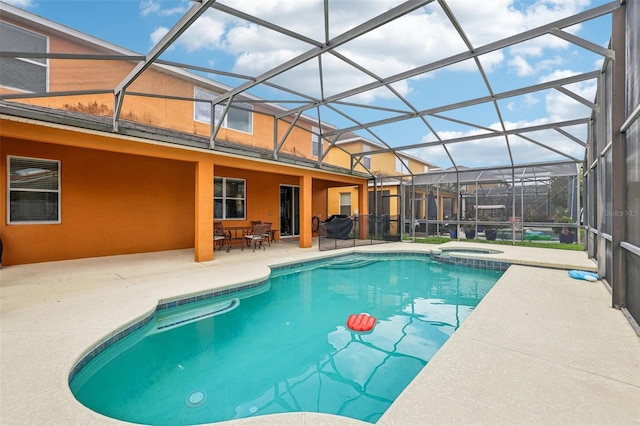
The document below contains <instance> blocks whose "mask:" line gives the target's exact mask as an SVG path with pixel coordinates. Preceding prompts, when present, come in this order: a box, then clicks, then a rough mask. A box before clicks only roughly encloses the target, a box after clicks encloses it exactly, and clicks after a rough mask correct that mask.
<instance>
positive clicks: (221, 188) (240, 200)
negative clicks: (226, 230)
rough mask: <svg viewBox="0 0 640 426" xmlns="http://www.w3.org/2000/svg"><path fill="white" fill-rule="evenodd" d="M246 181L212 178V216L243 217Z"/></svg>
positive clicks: (216, 217) (218, 217)
mask: <svg viewBox="0 0 640 426" xmlns="http://www.w3.org/2000/svg"><path fill="white" fill-rule="evenodd" d="M246 200H247V199H246V182H245V180H244V179H233V178H224V177H215V178H214V179H213V218H214V219H245V218H246V217H245V210H246V209H245V205H246Z"/></svg>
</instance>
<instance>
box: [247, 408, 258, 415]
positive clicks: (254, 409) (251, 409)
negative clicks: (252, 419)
mask: <svg viewBox="0 0 640 426" xmlns="http://www.w3.org/2000/svg"><path fill="white" fill-rule="evenodd" d="M257 411H258V407H251V408H249V412H250V413H251V414H255V413H256V412H257Z"/></svg>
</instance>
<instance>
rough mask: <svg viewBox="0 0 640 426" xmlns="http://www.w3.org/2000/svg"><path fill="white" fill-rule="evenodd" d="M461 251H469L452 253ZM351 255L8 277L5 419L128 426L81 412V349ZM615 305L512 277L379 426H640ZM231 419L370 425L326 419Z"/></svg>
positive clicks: (4, 282)
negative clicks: (298, 268)
mask: <svg viewBox="0 0 640 426" xmlns="http://www.w3.org/2000/svg"><path fill="white" fill-rule="evenodd" d="M316 244H317V243H316ZM456 244H457V245H462V246H464V243H455V242H452V243H448V244H447V246H451V245H456ZM474 246H479V245H478V244H475V245H474ZM433 247H434V246H429V245H422V244H410V243H390V244H383V245H376V246H367V247H358V248H356V249H355V250H357V251H386V250H392V251H404V250H408V251H424V252H429V251H430V250H431V248H433ZM491 248H495V246H491ZM499 248H500V250H502V251H504V253H503V254H500V255H491V256H494V258H496V256H498V258H500V259H501V260H506V261H510V262H512V263H526V264H528V265H540V266H544V265H549V264H550V263H552V264H553V265H554V266H557V267H562V266H564V267H567V268H572V269H573V268H580V269H593V268H594V267H595V263H593V262H592V261H591V260H589V259H587V256H586V254H585V253H584V252H572V251H560V250H552V249H532V248H525V247H512V246H500V247H499ZM352 251H354V249H342V250H338V251H333V252H328V253H327V252H323V253H320V252H319V251H318V250H317V247H314V248H311V249H300V248H298V247H297V244H293V243H289V242H286V241H281V242H279V243H276V244H272V246H271V247H267V249H266V250H265V251H263V250H260V251H257V250H256V252H255V253H254V252H252V251H250V250H249V251H247V250H245V251H243V252H242V251H240V250H239V249H238V250H236V249H235V248H234V249H232V250H231V252H230V253H225V252H224V251H218V252H216V259H215V260H214V261H211V262H203V263H196V262H194V261H193V250H178V251H170V252H158V253H147V254H137V255H125V256H113V257H103V258H92V259H83V260H71V261H63V262H51V263H40V264H31V265H23V266H12V267H7V268H4V269H2V270H0V282H1V290H2V297H1V299H0V300H1V303H2V310H1V316H0V320H1V327H2V328H1V334H0V337H1V341H0V345H1V356H2V364H1V368H2V370H1V372H0V376H1V378H2V380H1V388H0V390H1V405H2V423H3V424H12V425H21V424H24V425H26V424H29V425H33V424H105V425H107V424H120V423H121V422H117V421H115V420H111V419H108V418H106V417H103V416H101V415H98V414H96V413H93V412H92V411H90V410H88V409H86V408H85V407H84V406H82V405H81V404H79V403H78V402H77V401H76V400H75V399H74V398H73V395H72V394H71V392H70V391H69V387H68V383H67V380H68V374H69V371H70V369H71V368H72V367H73V365H74V363H75V362H77V361H78V359H79V358H80V357H81V356H82V355H83V353H84V352H85V351H88V350H90V349H91V348H92V347H93V346H94V345H95V344H96V342H98V341H100V340H101V339H104V338H106V337H108V336H109V335H111V334H112V333H113V332H114V331H115V330H118V329H120V328H122V327H123V326H125V325H126V324H125V322H126V319H129V320H130V321H131V322H133V321H135V320H136V319H138V318H140V317H143V316H145V315H147V314H148V313H149V312H151V311H152V310H153V309H154V308H155V306H156V304H157V303H158V301H159V300H166V299H170V298H174V297H177V296H179V295H184V294H189V293H197V292H202V291H205V290H209V289H212V288H224V287H228V286H233V285H234V284H238V283H246V282H251V281H256V280H261V279H263V278H264V277H266V276H267V275H268V274H269V268H268V265H275V264H283V263H289V262H299V261H303V260H306V259H311V258H317V257H323V256H334V255H336V254H338V253H341V252H342V253H348V252H352ZM248 264H251V265H252V267H251V268H248V267H247V265H248ZM239 266H242V267H239ZM610 305H611V295H610V293H609V291H608V290H607V288H606V287H605V286H604V285H603V283H602V282H595V283H590V282H587V281H578V280H574V279H571V278H569V276H568V275H567V273H566V271H564V270H559V269H545V268H539V267H538V268H535V267H532V266H526V265H523V264H521V265H514V266H512V267H510V269H509V270H508V271H507V272H506V273H505V274H504V276H503V277H502V278H501V279H500V281H499V282H498V283H497V284H496V285H495V287H494V288H493V289H492V291H491V292H490V293H489V294H488V295H487V296H486V297H485V299H484V300H483V301H482V303H481V304H480V305H479V306H478V308H476V310H475V311H474V312H473V314H472V315H471V316H470V317H469V318H468V320H467V321H465V323H464V324H463V325H462V327H461V328H460V329H459V330H458V331H457V332H456V333H455V334H454V335H453V336H452V337H451V338H450V339H449V341H448V342H447V343H446V344H445V346H444V347H443V348H442V349H441V350H440V351H439V352H438V353H437V354H436V356H435V357H434V358H433V359H432V360H431V361H430V362H429V364H428V365H427V366H426V367H425V368H424V369H423V370H422V372H421V373H420V374H419V375H418V377H417V378H416V379H415V380H414V381H413V382H412V383H411V384H410V385H409V387H408V388H407V389H406V390H405V391H404V393H403V394H402V395H401V396H400V397H399V398H398V399H397V400H396V402H395V403H394V404H393V405H392V406H391V407H390V409H389V410H388V411H387V412H386V413H385V414H384V415H383V417H382V418H381V419H380V421H379V422H378V424H380V425H414V424H415V425H418V424H419V425H425V424H492V425H496V424H547V425H548V424H562V425H571V424H575V425H584V424H612V423H615V424H618V425H623V424H629V425H631V424H640V404H638V401H640V339H639V337H638V333H637V330H634V329H633V328H632V326H631V325H630V323H629V321H628V320H627V319H626V318H625V317H624V315H623V313H622V312H621V311H618V310H615V309H612V308H611V307H610ZM231 423H233V424H256V425H257V424H260V425H269V424H273V425H281V424H285V423H286V424H300V425H302V424H308V425H310V424H313V425H317V424H336V423H339V424H353V425H355V424H365V423H362V422H359V421H355V420H351V419H346V418H336V417H334V416H329V415H323V414H317V413H294V414H287V415H274V416H269V417H256V418H252V419H243V420H238V421H234V422H231Z"/></svg>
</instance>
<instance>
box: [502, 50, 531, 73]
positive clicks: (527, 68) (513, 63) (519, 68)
mask: <svg viewBox="0 0 640 426" xmlns="http://www.w3.org/2000/svg"><path fill="white" fill-rule="evenodd" d="M508 64H509V66H510V67H511V68H514V69H515V72H516V74H517V75H518V76H520V77H522V76H525V75H532V74H533V72H534V70H533V67H532V66H531V65H529V63H528V62H527V60H526V59H525V58H523V57H522V56H520V55H516V56H514V57H513V58H511V59H510V60H509V62H508Z"/></svg>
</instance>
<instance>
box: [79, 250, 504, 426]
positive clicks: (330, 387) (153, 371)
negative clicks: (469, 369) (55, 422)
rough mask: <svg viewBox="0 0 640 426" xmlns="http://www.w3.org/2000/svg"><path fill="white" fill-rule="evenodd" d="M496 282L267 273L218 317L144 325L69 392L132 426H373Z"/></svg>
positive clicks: (424, 267)
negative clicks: (258, 288) (273, 419)
mask: <svg viewBox="0 0 640 426" xmlns="http://www.w3.org/2000/svg"><path fill="white" fill-rule="evenodd" d="M501 274H502V272H500V271H489V270H483V269H471V268H466V267H459V266H451V265H445V264H439V263H436V262H434V261H432V260H431V259H430V258H427V257H424V258H421V257H416V256H410V257H399V256H393V257H390V258H382V257H379V256H378V257H372V258H366V257H362V256H349V257H344V258H339V259H332V260H329V261H326V262H323V263H321V264H318V263H316V264H313V265H310V266H306V267H304V266H303V267H300V268H299V269H298V270H295V271H294V270H284V271H278V272H276V273H274V274H272V276H271V278H270V280H269V281H270V282H269V287H268V288H269V289H268V291H265V292H263V293H261V294H257V295H252V296H251V297H246V298H241V300H240V301H239V303H237V301H236V303H235V304H234V303H231V304H230V306H231V305H234V306H233V307H232V308H229V309H226V310H225V309H224V308H221V309H220V310H219V311H220V312H222V313H221V314H219V315H216V316H213V317H207V318H204V319H201V320H199V321H195V322H191V323H186V324H185V325H181V326H178V327H166V328H161V329H158V323H157V322H156V321H151V322H150V323H149V324H148V325H146V326H145V327H144V328H142V329H140V330H138V331H136V332H134V333H132V334H131V335H129V336H128V337H126V338H125V339H122V340H121V341H120V342H118V343H117V344H115V345H113V346H111V347H109V348H108V349H107V350H105V351H104V352H102V353H101V354H100V355H99V356H98V357H96V358H95V359H94V360H92V361H91V362H90V363H89V364H88V365H87V366H85V367H84V368H83V369H82V370H81V371H80V372H79V373H78V374H77V375H76V376H75V378H74V379H73V381H72V382H71V384H70V385H71V389H72V391H73V393H74V395H75V396H76V398H77V399H78V400H79V401H80V402H81V403H83V404H84V405H86V406H87V407H89V408H91V409H92V410H94V411H97V412H99V413H102V414H104V415H106V416H109V417H112V418H116V419H120V420H125V421H128V422H136V423H145V424H156V425H160V424H172V425H178V424H198V423H212V422H217V421H223V420H231V419H238V418H243V417H250V416H259V415H264V414H270V413H283V412H299V411H308V412H322V413H331V414H337V415H341V416H346V417H351V418H355V419H359V420H363V421H367V422H371V423H374V422H376V421H377V420H378V419H379V418H380V417H381V416H382V414H383V413H384V412H385V410H386V409H387V408H388V407H389V406H390V405H391V403H392V402H393V401H394V400H395V399H396V398H397V397H398V395H399V394H400V393H401V392H402V390H403V389H404V388H405V387H406V386H407V384H408V383H409V382H410V381H411V380H413V378H414V377H415V376H416V375H417V374H418V373H419V372H420V370H421V369H422V368H423V367H424V366H425V365H426V364H427V362H429V360H430V359H431V357H432V356H433V355H434V354H435V353H436V352H437V351H438V349H439V348H440V347H441V346H442V345H443V344H444V343H445V342H446V340H447V339H448V338H449V336H451V334H452V333H453V332H454V331H455V330H456V329H457V328H458V327H459V326H460V324H461V323H462V321H464V319H465V318H466V317H467V316H468V315H469V314H470V313H471V311H472V310H473V309H474V307H475V306H476V305H477V304H478V302H480V300H481V299H482V297H483V296H484V295H485V294H486V293H487V292H488V291H489V290H490V289H491V287H492V286H493V285H494V283H495V282H496V281H497V280H498V278H499V277H500V276H501ZM217 303H220V302H217ZM182 309H183V311H184V308H182ZM361 312H367V313H369V314H370V315H372V316H374V317H376V318H377V319H378V322H377V324H376V325H375V327H374V329H373V330H372V331H371V332H368V333H356V332H352V331H350V330H349V329H347V328H346V321H347V319H348V317H349V315H350V314H353V313H361Z"/></svg>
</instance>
